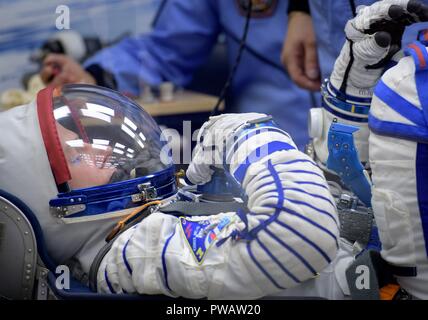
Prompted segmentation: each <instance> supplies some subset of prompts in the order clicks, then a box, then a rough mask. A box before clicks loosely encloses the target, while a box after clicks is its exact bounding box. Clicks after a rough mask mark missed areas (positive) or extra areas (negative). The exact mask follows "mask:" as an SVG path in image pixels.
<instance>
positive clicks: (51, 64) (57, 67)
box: [40, 53, 96, 86]
mask: <svg viewBox="0 0 428 320" xmlns="http://www.w3.org/2000/svg"><path fill="white" fill-rule="evenodd" d="M40 77H41V78H42V80H43V82H44V83H45V84H52V85H54V86H60V85H63V84H67V83H87V84H96V81H95V79H94V78H93V77H92V76H91V75H90V74H89V73H88V72H86V71H85V70H84V69H83V68H82V66H81V65H80V64H78V63H77V62H76V61H74V60H73V59H72V58H70V57H67V56H65V55H63V54H54V53H51V54H49V55H48V56H47V57H46V58H45V60H44V61H43V67H42V70H41V71H40Z"/></svg>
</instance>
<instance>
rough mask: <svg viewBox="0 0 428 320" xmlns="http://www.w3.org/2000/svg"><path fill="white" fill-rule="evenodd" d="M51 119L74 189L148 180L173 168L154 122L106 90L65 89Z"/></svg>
mask: <svg viewBox="0 0 428 320" xmlns="http://www.w3.org/2000/svg"><path fill="white" fill-rule="evenodd" d="M54 117H55V119H56V121H57V131H58V134H59V137H60V140H61V146H62V148H63V151H64V155H65V157H66V160H67V163H68V166H69V169H70V172H71V178H72V179H71V181H70V182H69V185H70V187H71V188H72V189H76V188H87V187H92V186H97V185H103V184H107V183H114V182H119V181H124V180H128V179H132V178H136V177H140V176H146V175H149V174H152V173H155V172H157V171H160V170H162V169H165V168H166V167H167V166H169V165H171V164H172V160H171V158H170V157H169V156H168V153H169V148H168V147H167V145H166V143H165V142H163V141H161V138H160V137H161V132H160V129H159V127H158V125H157V124H156V123H155V122H154V120H153V118H152V117H151V116H150V115H148V114H147V113H146V112H145V111H144V110H143V109H142V108H141V107H139V106H138V105H136V104H135V103H134V102H132V101H131V100H129V99H128V98H126V97H124V96H122V95H120V94H118V93H116V92H114V91H111V90H109V89H105V88H101V87H96V86H87V85H68V86H64V87H63V89H62V95H60V96H57V97H55V98H54Z"/></svg>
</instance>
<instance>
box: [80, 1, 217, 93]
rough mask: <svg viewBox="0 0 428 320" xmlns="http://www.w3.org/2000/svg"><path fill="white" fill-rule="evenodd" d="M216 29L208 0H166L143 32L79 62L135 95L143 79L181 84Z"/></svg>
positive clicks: (201, 58) (212, 5)
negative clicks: (155, 21) (98, 71)
mask: <svg viewBox="0 0 428 320" xmlns="http://www.w3.org/2000/svg"><path fill="white" fill-rule="evenodd" d="M219 30H220V25H219V18H218V13H217V8H216V4H215V3H214V2H213V1H211V0H204V1H200V0H171V1H168V2H167V3H166V4H165V6H164V8H163V11H162V13H161V14H160V16H159V18H158V20H157V23H156V26H155V27H154V29H153V30H152V31H151V32H150V33H149V34H147V35H141V36H137V37H131V38H127V39H125V40H123V41H121V42H120V43H119V44H117V45H115V46H113V47H110V48H107V49H104V50H102V51H101V52H100V53H98V54H97V55H95V56H94V57H92V58H90V59H89V60H88V61H86V62H85V63H84V66H85V68H86V69H87V70H89V71H91V68H92V69H93V68H94V66H96V67H98V68H99V69H102V70H105V71H107V72H108V73H109V74H111V75H112V76H113V77H114V79H115V82H116V84H117V89H118V90H119V91H121V92H129V93H132V94H135V95H137V94H139V93H140V92H139V91H140V89H141V88H140V87H141V86H142V85H144V84H149V85H158V84H160V83H161V82H163V81H171V82H173V83H175V84H176V85H179V86H183V85H185V84H187V83H188V82H190V80H191V77H192V72H193V71H194V70H195V69H196V68H197V67H198V66H199V65H201V64H202V63H203V62H204V61H205V60H206V58H207V57H208V55H209V53H210V51H211V49H212V46H213V45H214V43H215V41H216V39H217V36H218V33H219Z"/></svg>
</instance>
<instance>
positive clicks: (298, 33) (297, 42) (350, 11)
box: [281, 0, 428, 91]
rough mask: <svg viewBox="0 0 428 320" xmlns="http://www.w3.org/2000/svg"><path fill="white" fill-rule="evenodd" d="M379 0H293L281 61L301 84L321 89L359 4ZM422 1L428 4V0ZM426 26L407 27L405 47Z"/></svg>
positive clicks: (298, 83)
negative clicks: (348, 23) (346, 26)
mask: <svg viewBox="0 0 428 320" xmlns="http://www.w3.org/2000/svg"><path fill="white" fill-rule="evenodd" d="M377 1H379V0H311V1H309V0H290V2H289V7H288V32H287V35H286V38H285V41H284V48H283V52H282V56H281V60H282V62H283V64H284V66H285V68H286V69H287V71H288V73H289V74H290V76H291V78H292V79H293V81H294V82H295V83H296V84H297V85H298V86H299V87H301V88H305V89H308V90H312V91H319V88H320V85H321V81H322V80H323V79H325V78H327V77H329V76H330V74H331V72H332V71H333V66H334V62H335V61H336V59H337V57H338V56H339V54H340V50H341V49H342V47H343V45H344V43H345V40H346V38H345V33H344V29H345V25H346V22H347V21H348V20H349V19H351V18H352V17H353V16H355V14H356V12H357V11H358V7H359V6H362V5H365V6H369V5H371V4H373V3H375V2H377ZM383 1H387V0H383ZM420 2H422V3H425V4H428V1H427V0H421V1H420ZM426 28H428V24H427V23H426V22H423V23H416V24H412V25H411V26H409V27H407V29H406V32H405V33H404V36H403V46H405V45H407V44H409V43H410V42H412V41H414V40H416V38H417V33H418V31H419V30H422V29H426Z"/></svg>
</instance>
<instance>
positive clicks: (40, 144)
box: [0, 85, 339, 299]
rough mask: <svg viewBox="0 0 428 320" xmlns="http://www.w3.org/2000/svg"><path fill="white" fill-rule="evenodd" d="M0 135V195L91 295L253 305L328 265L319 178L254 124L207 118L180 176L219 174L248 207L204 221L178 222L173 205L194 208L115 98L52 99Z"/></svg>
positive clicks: (145, 128) (161, 146)
mask: <svg viewBox="0 0 428 320" xmlns="http://www.w3.org/2000/svg"><path fill="white" fill-rule="evenodd" d="M0 125H1V127H2V138H1V139H0V150H1V152H0V155H1V161H0V163H1V164H0V175H1V176H2V179H1V181H0V189H2V190H4V191H6V192H8V193H9V194H13V195H14V196H15V197H17V198H19V199H20V200H21V201H23V202H24V203H25V204H27V206H28V207H29V208H30V209H31V210H32V211H33V212H34V214H35V215H36V217H37V219H38V220H39V223H40V225H41V227H42V229H43V232H44V236H45V240H46V244H47V249H48V252H49V254H50V256H51V257H52V258H53V260H54V261H55V262H56V263H57V264H66V265H68V266H70V267H71V269H72V274H73V276H74V277H75V278H77V279H78V280H80V281H81V282H83V283H86V284H89V283H91V287H92V288H93V289H94V290H98V291H99V292H109V293H129V294H131V293H141V294H165V295H169V296H183V297H188V298H202V297H208V298H217V299H219V298H224V299H226V298H259V297H263V296H266V295H269V294H274V293H278V292H280V291H281V290H284V289H285V288H288V287H293V286H297V285H299V284H300V283H301V282H304V281H305V280H307V279H309V278H312V277H315V276H316V275H317V273H318V272H320V271H321V270H322V269H324V268H325V267H326V266H327V265H328V264H329V263H330V262H331V261H332V260H333V259H334V256H335V254H336V250H337V247H338V236H339V234H338V230H339V229H338V225H339V222H338V218H337V215H336V208H335V204H334V202H333V198H332V196H331V194H330V192H329V190H328V186H327V184H326V181H325V179H324V177H323V175H322V173H321V170H320V169H319V168H318V167H317V166H316V164H315V163H314V162H313V161H312V160H311V159H310V158H309V157H308V156H306V155H305V154H303V153H302V152H300V151H299V150H297V148H296V146H295V144H294V143H293V141H292V139H291V138H290V137H289V135H288V134H287V133H285V132H284V131H282V130H281V129H279V128H278V127H276V125H275V124H274V122H273V121H272V120H271V119H270V118H269V117H267V116H266V115H264V114H253V113H250V114H242V115H238V116H237V115H234V114H228V115H221V116H218V117H215V118H212V119H211V120H210V121H209V122H207V123H206V125H204V127H203V128H202V129H201V131H200V138H201V139H202V138H203V142H201V143H200V144H199V145H198V146H197V148H196V151H195V157H194V159H193V162H192V164H191V165H190V167H189V170H188V175H187V178H188V180H190V182H192V183H194V184H199V185H202V184H205V183H206V182H208V181H209V180H210V178H211V174H212V173H213V172H214V170H213V169H211V168H210V166H215V167H217V170H220V171H221V172H225V173H226V174H227V175H228V176H229V177H228V179H229V180H230V181H234V183H235V184H236V185H237V188H236V189H239V190H240V192H241V194H242V195H243V198H246V200H247V201H246V206H241V207H242V208H240V209H239V210H236V208H237V207H236V206H235V207H234V208H235V209H228V210H227V209H222V208H226V207H225V206H224V203H223V204H222V203H220V202H218V203H217V202H216V203H214V205H215V206H216V207H218V208H220V214H215V215H207V213H208V212H205V210H204V208H207V207H206V206H204V204H203V203H202V200H201V202H199V204H200V205H201V207H200V209H199V210H200V213H199V214H197V212H196V213H195V212H193V213H192V216H190V212H187V211H186V210H184V212H183V213H182V214H180V216H178V217H177V216H176V215H174V214H171V213H170V212H169V211H168V210H170V209H171V206H174V205H177V204H180V205H183V202H184V203H187V204H188V205H189V204H191V203H192V202H189V201H187V202H185V201H182V199H183V197H182V196H181V195H180V192H179V193H178V194H177V187H176V177H175V175H174V166H173V164H172V160H171V157H170V154H169V149H168V147H167V145H166V143H165V142H164V141H162V139H161V133H160V130H159V128H158V126H157V125H156V123H155V122H154V121H153V119H152V118H151V117H150V116H149V115H148V114H146V113H145V112H144V110H143V109H141V108H140V107H138V106H137V105H135V104H134V103H133V102H132V101H130V100H129V99H127V98H125V97H124V96H122V95H120V94H118V93H116V92H114V91H111V90H109V89H105V88H101V87H96V86H89V85H67V86H64V87H62V88H61V89H53V88H50V87H48V88H46V89H44V90H42V91H41V92H39V94H38V97H37V100H36V101H35V102H33V103H31V104H29V105H24V106H20V107H17V108H14V109H11V110H9V111H7V112H5V113H2V114H0ZM213 146H214V147H215V148H214V149H213V148H212V147H213ZM208 150H211V154H210V153H209V152H208ZM207 155H212V156H213V158H212V159H211V158H208V157H207ZM211 160H213V161H211ZM187 194H189V192H187ZM211 204H212V203H211ZM229 208H230V207H229ZM211 209H212V205H211ZM153 211H156V212H153ZM163 212H165V213H163ZM134 222H137V223H134ZM122 227H123V228H122ZM91 269H92V272H91Z"/></svg>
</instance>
